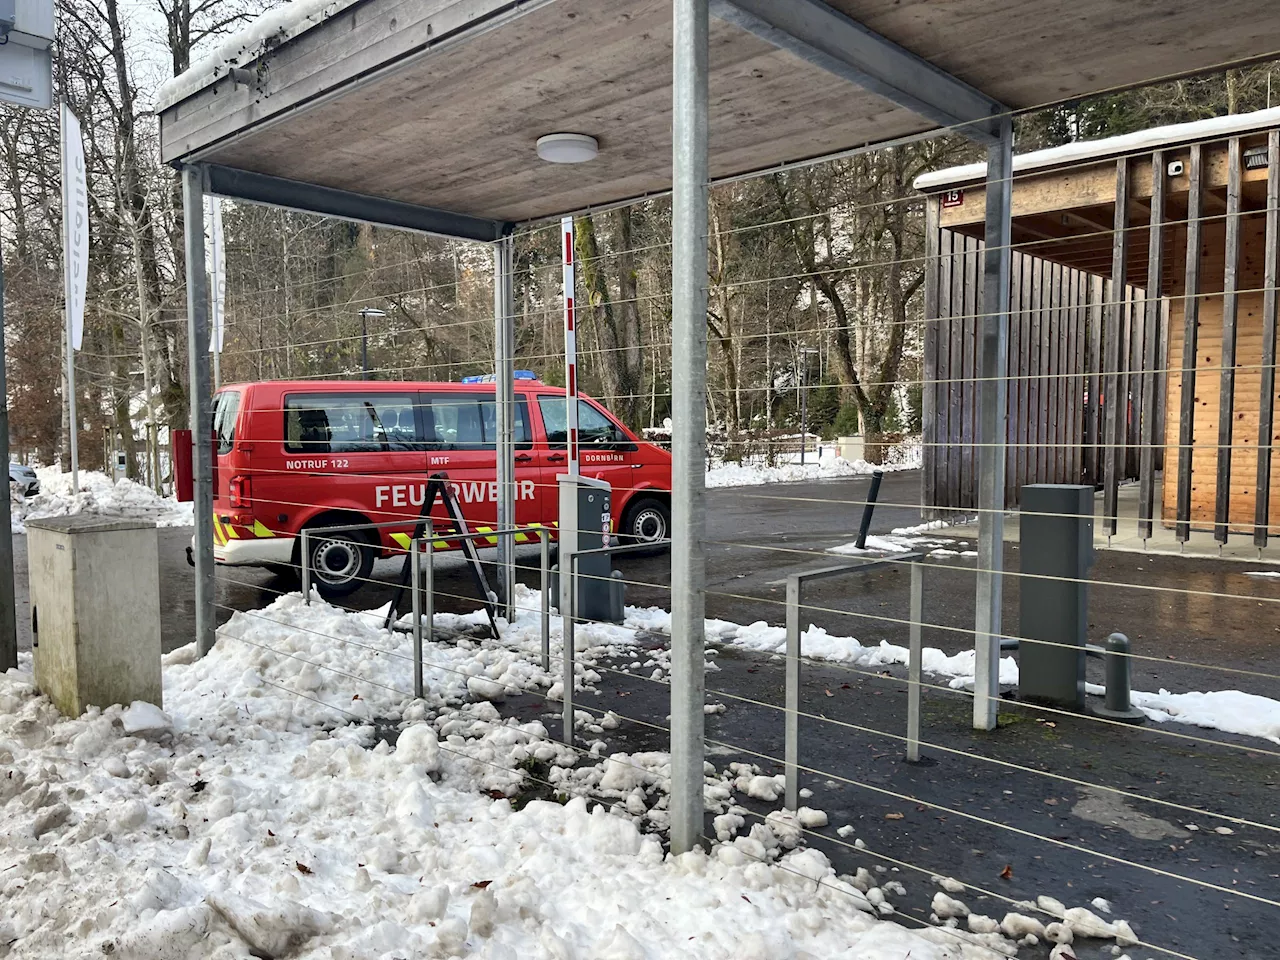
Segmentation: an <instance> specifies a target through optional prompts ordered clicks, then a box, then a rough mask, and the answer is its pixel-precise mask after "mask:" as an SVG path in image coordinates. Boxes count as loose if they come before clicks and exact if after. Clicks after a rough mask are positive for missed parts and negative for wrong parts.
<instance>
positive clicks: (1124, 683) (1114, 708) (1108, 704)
mask: <svg viewBox="0 0 1280 960" xmlns="http://www.w3.org/2000/svg"><path fill="white" fill-rule="evenodd" d="M1106 650H1107V652H1106V655H1105V657H1104V659H1103V663H1104V665H1105V667H1106V674H1107V691H1106V696H1105V697H1104V705H1103V706H1101V707H1094V708H1093V713H1094V714H1096V715H1097V716H1099V717H1105V718H1107V719H1108V720H1119V721H1121V722H1122V723H1145V722H1146V719H1147V715H1146V714H1145V713H1143V712H1142V711H1141V710H1139V709H1137V708H1136V707H1134V706H1133V705H1132V704H1131V703H1130V702H1129V638H1128V637H1126V636H1125V635H1124V634H1123V633H1113V634H1112V635H1111V636H1109V637H1107V644H1106Z"/></svg>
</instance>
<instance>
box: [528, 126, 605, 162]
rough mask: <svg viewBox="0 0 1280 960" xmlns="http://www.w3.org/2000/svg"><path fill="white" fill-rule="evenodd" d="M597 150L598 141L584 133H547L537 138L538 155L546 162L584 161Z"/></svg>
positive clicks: (593, 155)
mask: <svg viewBox="0 0 1280 960" xmlns="http://www.w3.org/2000/svg"><path fill="white" fill-rule="evenodd" d="M599 152H600V144H599V142H597V140H596V138H595V137H588V136H587V135H586V134H585V133H548V134H547V135H546V136H545V137H539V138H538V156H539V157H541V158H542V159H543V160H545V161H547V163H586V162H587V161H588V160H594V159H595V158H596V154H597V153H599Z"/></svg>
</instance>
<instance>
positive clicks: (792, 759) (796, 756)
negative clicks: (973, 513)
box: [783, 553, 924, 810]
mask: <svg viewBox="0 0 1280 960" xmlns="http://www.w3.org/2000/svg"><path fill="white" fill-rule="evenodd" d="M923 559H924V555H923V554H920V553H902V554H898V555H896V556H894V557H892V558H884V559H880V560H861V561H854V562H850V563H840V564H836V565H834V566H829V567H818V568H817V569H813V570H799V571H797V572H796V573H793V574H790V575H789V576H788V577H787V652H786V680H785V686H786V706H785V724H786V726H785V731H784V750H783V775H784V778H785V780H786V787H785V799H786V806H787V808H788V809H790V810H798V809H799V803H800V783H799V773H800V606H801V599H802V596H801V595H802V593H803V590H804V585H805V583H806V582H807V581H809V580H825V579H827V578H828V577H836V576H842V575H844V574H852V573H865V572H866V571H868V570H874V569H876V568H878V567H887V566H891V565H894V564H900V563H903V562H906V563H909V564H910V565H911V618H910V619H911V621H912V624H911V647H910V661H909V665H908V677H909V678H911V677H914V679H915V681H916V682H915V683H914V684H912V690H914V692H915V697H916V700H915V704H914V706H913V705H912V703H911V700H910V699H908V703H907V725H908V729H907V737H908V740H907V755H908V759H918V756H919V745H918V741H919V730H918V726H919V719H920V706H919V691H920V684H919V670H920V619H921V611H920V610H919V609H918V607H919V606H920V601H921V599H922V596H923V594H922V591H921V588H920V583H919V580H920V561H921V560H923ZM913 718H914V720H915V723H916V735H915V738H914V739H915V741H917V743H916V746H915V754H916V756H915V757H913V756H912V752H913V751H912V737H911V723H912V719H913Z"/></svg>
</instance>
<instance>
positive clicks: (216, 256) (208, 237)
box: [204, 197, 227, 353]
mask: <svg viewBox="0 0 1280 960" xmlns="http://www.w3.org/2000/svg"><path fill="white" fill-rule="evenodd" d="M204 234H205V258H206V259H207V261H208V270H209V321H210V323H209V352H210V353H222V334H223V330H224V327H225V324H224V322H223V317H224V316H225V310H224V307H225V305H226V295H227V261H226V257H225V256H224V253H223V249H222V198H221V197H205V198H204Z"/></svg>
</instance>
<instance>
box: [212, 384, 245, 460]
mask: <svg viewBox="0 0 1280 960" xmlns="http://www.w3.org/2000/svg"><path fill="white" fill-rule="evenodd" d="M213 403H214V406H213V435H214V436H215V437H217V438H218V452H219V453H230V452H231V448H232V447H233V446H235V443H236V414H238V413H239V412H240V394H239V392H237V391H235V390H223V391H222V392H221V393H220V394H218V395H217V396H216V397H215V398H214V401H213Z"/></svg>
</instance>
